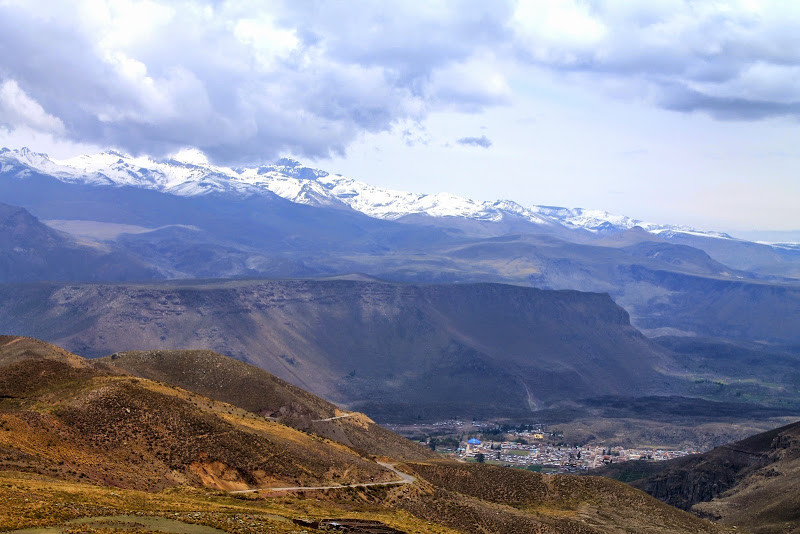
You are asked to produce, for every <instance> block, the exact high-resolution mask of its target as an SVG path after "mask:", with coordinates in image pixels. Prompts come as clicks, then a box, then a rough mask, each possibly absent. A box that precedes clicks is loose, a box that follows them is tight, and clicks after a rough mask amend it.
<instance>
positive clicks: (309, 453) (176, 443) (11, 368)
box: [0, 338, 392, 490]
mask: <svg viewBox="0 0 800 534" xmlns="http://www.w3.org/2000/svg"><path fill="white" fill-rule="evenodd" d="M19 339H20V338H15V339H14V338H12V339H9V338H3V345H2V346H0V398H1V399H2V400H0V418H2V425H3V427H4V429H5V430H6V431H5V432H2V433H0V452H1V453H2V463H3V466H4V468H6V469H9V468H13V469H22V470H32V471H34V472H39V473H46V474H50V473H57V474H58V476H59V477H61V478H67V479H71V480H88V481H93V482H96V483H102V484H108V485H114V486H119V487H127V488H138V489H146V490H155V489H159V488H163V487H167V486H172V485H178V484H190V485H197V486H207V487H214V488H221V489H244V488H248V487H253V486H255V487H264V486H269V485H273V484H276V483H288V484H305V485H314V484H320V483H334V482H339V481H345V482H346V481H362V480H364V479H369V478H370V477H373V478H374V479H375V480H382V479H386V480H391V479H392V473H391V472H389V471H387V470H385V469H384V468H382V467H381V466H379V465H378V464H375V463H374V462H371V461H369V460H368V459H365V458H362V457H361V456H359V455H358V454H356V453H354V452H353V451H352V450H351V449H349V448H347V447H345V446H343V445H340V444H338V443H334V442H331V441H328V440H324V439H321V438H317V437H314V436H311V435H308V434H305V433H302V432H298V431H296V430H294V429H292V428H289V427H286V426H284V425H281V424H279V423H275V422H270V421H266V420H264V419H263V418H259V417H255V416H253V415H251V414H249V413H248V412H244V411H242V410H237V409H235V408H233V407H232V406H231V405H228V404H224V403H220V402H215V401H212V400H209V399H207V398H204V397H200V396H198V395H194V394H191V393H188V392H186V391H185V390H181V389H178V388H176V387H174V386H170V385H166V384H159V383H156V382H152V381H149V380H143V379H139V378H133V377H131V376H130V375H125V374H120V373H118V372H114V371H113V370H111V369H109V368H108V367H107V366H105V365H102V364H101V365H99V366H96V365H90V364H89V362H86V361H81V360H79V359H78V358H79V357H77V356H75V355H66V354H64V353H63V351H58V350H57V349H54V348H49V347H47V346H45V345H43V344H41V343H35V342H33V343H32V342H30V341H29V340H25V339H22V340H21V341H18V340H19ZM17 343H21V344H26V345H27V346H28V348H27V349H26V351H25V357H24V358H20V357H19V354H18V348H17ZM9 349H10V352H11V354H10V355H9ZM42 349H43V350H42Z"/></svg>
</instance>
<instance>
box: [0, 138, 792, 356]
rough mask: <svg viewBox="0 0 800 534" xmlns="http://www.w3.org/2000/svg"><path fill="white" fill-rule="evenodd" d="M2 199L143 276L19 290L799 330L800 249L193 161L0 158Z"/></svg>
mask: <svg viewBox="0 0 800 534" xmlns="http://www.w3.org/2000/svg"><path fill="white" fill-rule="evenodd" d="M0 198H3V199H4V200H5V201H6V202H13V203H15V204H16V205H18V206H21V207H23V208H25V209H26V210H28V211H30V212H31V213H32V214H33V215H35V216H36V217H38V218H39V219H40V220H41V221H43V222H45V223H47V224H48V225H49V226H51V227H52V228H54V229H59V230H60V231H73V232H75V233H76V234H77V235H80V238H77V237H75V238H73V240H76V241H77V240H80V242H81V243H85V244H87V245H91V246H92V247H94V248H96V249H98V250H103V251H110V252H113V253H114V254H118V253H119V254H123V255H124V256H125V258H127V259H125V261H123V264H124V265H126V266H127V268H129V269H134V270H140V269H141V268H142V267H144V269H145V270H147V271H148V272H149V273H150V275H147V273H142V274H141V275H139V274H136V275H134V274H123V275H120V274H117V273H116V272H115V271H113V270H110V269H109V270H108V271H105V270H103V269H101V268H99V267H97V268H92V269H90V271H91V272H84V273H80V274H81V275H80V276H77V275H69V276H66V275H65V276H54V275H51V274H49V273H46V272H38V271H36V270H35V269H33V270H30V272H28V271H25V272H26V273H27V274H26V276H27V278H23V280H47V279H55V280H79V279H82V280H97V281H101V280H107V281H117V280H133V279H149V280H158V279H165V278H166V279H192V278H194V279H198V278H199V279H209V278H214V279H219V278H242V277H248V278H264V277H271V278H276V277H279V278H296V277H305V278H308V277H336V276H343V275H351V274H354V273H360V274H363V275H366V276H371V277H375V278H379V279H384V280H391V281H399V282H411V283H467V282H499V283H509V284H515V285H523V286H534V287H539V288H543V289H575V290H579V291H589V292H603V293H608V294H610V295H611V297H612V298H613V299H614V300H615V302H617V303H618V304H620V305H622V306H623V307H624V308H625V309H626V310H627V311H628V312H629V313H630V315H631V320H632V323H633V324H634V325H636V326H637V327H640V328H642V329H643V330H644V331H645V332H646V333H647V334H648V335H661V334H669V335H672V334H680V335H692V336H715V337H722V338H735V339H744V340H759V341H767V342H779V343H800V334H798V332H800V329H798V326H800V315H798V314H796V313H792V310H793V309H794V307H795V305H796V303H797V301H798V299H800V292H798V286H799V285H800V282H798V279H797V278H792V277H793V276H800V249H797V248H792V247H773V246H768V245H764V244H758V243H751V242H748V241H742V240H737V239H732V238H729V237H726V236H722V235H716V234H708V233H698V232H694V231H690V230H687V229H681V228H678V227H657V226H654V225H644V227H643V226H632V225H635V224H638V222H637V221H633V220H631V219H628V218H625V217H614V216H610V215H608V214H603V213H595V212H589V211H585V210H569V209H564V208H547V207H541V206H539V207H536V206H534V207H530V208H522V207H520V206H518V205H516V204H514V203H513V202H497V203H491V204H486V203H475V202H472V201H469V200H466V199H459V198H458V197H454V196H452V195H438V196H437V195H433V196H431V195H428V196H426V195H414V194H410V193H397V192H392V191H384V190H380V189H377V188H374V187H371V186H368V185H366V184H364V183H362V182H356V181H354V180H351V179H349V178H344V177H341V176H334V175H329V174H327V173H325V172H324V171H319V170H315V169H310V168H308V167H304V166H302V165H300V164H299V163H297V162H295V161H293V160H280V161H279V162H277V163H276V164H275V165H267V166H261V167H254V168H248V169H229V168H223V167H216V166H213V165H209V164H208V163H207V162H206V161H205V160H204V159H203V158H202V155H200V154H197V153H183V154H181V155H179V156H177V157H176V159H172V160H166V161H154V160H151V159H149V158H143V157H142V158H132V157H129V156H125V155H122V154H117V153H106V154H102V155H96V156H83V157H80V158H75V159H73V160H69V161H62V162H55V161H53V160H50V159H49V158H48V157H47V156H45V155H42V154H35V153H32V152H30V151H27V150H18V151H11V150H7V149H6V150H3V151H2V152H0ZM642 224H644V223H642ZM645 227H646V228H645ZM49 263H50V264H53V265H58V262H54V261H50V262H49ZM65 265H69V262H66V263H65ZM23 270H24V269H23ZM137 272H138V271H137ZM7 280H11V279H10V278H7Z"/></svg>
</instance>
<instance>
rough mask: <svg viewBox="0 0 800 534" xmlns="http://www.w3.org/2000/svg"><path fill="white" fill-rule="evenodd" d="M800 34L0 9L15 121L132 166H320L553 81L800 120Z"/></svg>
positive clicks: (743, 14)
mask: <svg viewBox="0 0 800 534" xmlns="http://www.w3.org/2000/svg"><path fill="white" fill-rule="evenodd" d="M798 26H800V4H795V3H790V2H755V1H745V0H742V1H740V2H735V1H732V2H694V1H690V0H652V1H648V2H627V1H624V0H548V1H545V0H520V1H517V2H511V1H510V0H509V1H498V2H488V3H487V2H482V1H478V0H453V1H449V2H444V1H434V2H428V3H425V4H420V3H417V2H404V1H399V0H387V1H386V2H381V3H374V2H371V1H367V0H363V1H361V0H353V1H352V2H333V1H331V2H324V1H323V2H314V3H306V2H290V1H288V0H285V1H282V0H270V1H266V0H265V1H257V0H248V1H244V0H243V1H240V2H225V1H223V2H220V1H218V0H196V1H190V0H173V1H169V2H167V1H156V0H115V1H111V0H75V1H73V2H53V3H51V4H50V5H48V9H41V7H40V6H37V5H36V3H35V2H23V1H21V0H20V1H17V0H15V1H11V0H5V1H4V0H0V79H6V80H13V81H14V82H15V83H16V84H17V85H15V86H13V87H12V86H9V87H8V88H7V89H6V91H7V92H8V93H9V94H7V95H6V96H4V98H5V99H6V100H14V101H15V104H14V105H13V109H14V110H15V111H13V114H12V112H11V111H9V109H10V108H9V105H7V104H4V108H3V109H4V111H3V121H4V122H5V123H6V124H11V123H12V122H17V123H20V124H23V123H24V124H28V125H35V126H31V127H36V128H44V129H47V128H49V129H51V130H53V131H62V132H65V134H68V135H69V136H70V137H71V139H72V140H74V141H76V142H83V143H94V144H100V145H110V146H117V147H119V148H122V149H124V150H126V151H128V152H132V153H137V152H148V153H152V154H154V155H159V154H161V155H163V154H166V153H170V152H174V151H175V150H178V149H180V148H181V147H184V146H197V147H199V148H201V149H203V150H204V151H205V152H206V153H208V154H209V155H210V156H211V157H212V158H214V159H216V160H224V161H225V162H226V163H244V162H246V161H250V160H263V159H266V158H270V157H272V156H274V155H277V154H279V153H281V152H293V153H295V154H297V155H300V156H307V157H325V156H326V155H329V154H332V153H343V152H344V151H346V149H347V147H348V146H349V145H350V144H351V143H352V142H353V141H354V140H356V139H359V138H360V137H361V136H363V135H364V134H365V133H375V132H391V131H397V129H396V127H397V125H399V124H403V123H404V122H406V121H411V122H419V121H423V120H425V117H426V116H429V115H430V114H431V113H435V112H441V111H445V112H470V113H474V112H480V111H482V110H485V109H487V108H488V107H492V106H497V105H503V104H508V103H511V102H513V101H514V100H515V99H514V97H515V94H514V92H515V91H526V90H530V87H531V85H533V84H535V83H536V81H535V79H536V76H538V75H539V74H540V73H541V72H543V71H544V72H548V71H549V72H550V73H553V74H555V75H556V76H557V77H560V78H561V79H563V80H565V81H568V82H569V83H573V84H582V85H583V86H584V87H586V88H589V89H590V90H593V91H598V92H608V93H611V94H614V95H617V96H619V97H622V98H625V99H630V98H634V99H637V100H645V101H648V102H650V103H651V104H652V105H656V106H661V107H665V108H669V109H674V110H680V111H696V110H699V111H706V112H708V113H710V114H712V115H714V116H718V117H724V118H744V119H757V118H763V117H766V116H771V115H793V116H800V104H798V100H800V95H798V91H799V90H798V87H800V83H797V82H798V79H797V75H798V74H797V71H798V68H800V33H798V32H797V31H796V30H797V27H798ZM532 67H533V68H532ZM534 71H535V73H536V74H526V73H527V72H534ZM526 76H527V78H526ZM14 88H16V89H19V88H24V89H25V92H21V89H20V90H19V91H17V90H16V89H14ZM23 97H24V98H23ZM26 99H27V100H26ZM23 109H24V110H27V111H24V112H22V111H20V110H23ZM45 110H46V111H45ZM12 115H13V117H12ZM65 125H68V132H67V131H66V130H67V128H65Z"/></svg>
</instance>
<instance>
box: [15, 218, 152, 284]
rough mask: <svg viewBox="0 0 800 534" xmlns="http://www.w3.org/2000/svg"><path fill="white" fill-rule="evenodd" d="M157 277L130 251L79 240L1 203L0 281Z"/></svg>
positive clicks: (120, 279) (109, 279) (117, 279)
mask: <svg viewBox="0 0 800 534" xmlns="http://www.w3.org/2000/svg"><path fill="white" fill-rule="evenodd" d="M158 278H160V276H159V274H158V272H157V270H156V269H153V268H151V267H150V266H148V265H147V264H145V263H144V262H142V261H140V260H139V259H138V258H137V257H135V256H133V255H131V254H128V253H125V252H120V251H118V250H115V249H114V248H113V247H111V246H109V245H99V244H93V245H91V246H90V245H88V244H82V243H79V242H78V241H77V240H75V239H73V238H72V237H71V236H69V235H67V234H65V233H62V232H57V231H55V230H53V229H52V228H50V227H48V226H46V225H45V224H43V223H42V222H41V221H39V220H38V219H37V218H36V217H34V216H33V215H31V214H30V213H29V212H28V211H26V210H24V209H22V208H19V207H15V206H9V205H7V204H3V203H0V283H9V282H29V281H34V280H82V281H88V280H108V281H111V280H115V281H124V280H142V279H149V280H152V279H158Z"/></svg>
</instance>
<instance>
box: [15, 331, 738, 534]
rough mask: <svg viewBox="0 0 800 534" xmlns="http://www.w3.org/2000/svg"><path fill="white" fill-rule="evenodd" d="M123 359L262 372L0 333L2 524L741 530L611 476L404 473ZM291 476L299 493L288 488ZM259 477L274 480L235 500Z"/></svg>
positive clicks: (235, 374) (451, 469) (106, 528)
mask: <svg viewBox="0 0 800 534" xmlns="http://www.w3.org/2000/svg"><path fill="white" fill-rule="evenodd" d="M198 358H199V359H198ZM152 360H155V361H152ZM166 360H170V361H169V362H167V363H165V362H166ZM198 362H201V363H214V362H215V363H214V364H213V365H211V367H210V368H209V369H208V373H207V374H217V375H221V376H217V377H214V378H211V379H205V378H202V377H203V376H204V375H203V373H202V372H199V371H198V370H196V369H193V368H191V367H189V368H187V367H182V366H184V365H191V364H193V363H198ZM115 363H120V364H127V365H133V366H137V367H142V368H147V369H149V370H150V371H151V372H155V370H156V369H159V368H160V369H161V370H162V371H164V372H166V373H167V374H169V375H171V376H176V377H178V376H181V375H182V373H181V372H180V370H179V369H181V368H182V369H183V371H184V372H186V374H187V375H188V376H189V377H190V378H187V379H186V380H188V382H189V383H191V384H194V385H195V386H196V387H198V388H201V387H209V388H211V389H214V388H217V386H221V387H219V388H218V389H220V391H222V392H228V394H233V389H232V388H231V387H229V386H226V384H228V383H229V382H230V383H232V382H236V381H238V380H241V379H245V382H244V383H243V384H242V385H243V386H247V387H252V386H253V385H254V382H252V381H251V382H248V381H247V379H248V378H250V379H251V380H252V379H255V382H259V379H261V380H262V381H263V379H264V377H263V375H258V374H256V375H252V374H247V373H244V374H243V371H242V370H243V367H241V365H239V364H235V363H232V362H226V361H225V360H223V359H221V358H220V357H215V356H210V355H208V354H199V353H197V352H189V353H185V352H181V353H172V354H167V353H136V354H129V355H124V354H118V355H117V357H116V358H108V359H106V360H105V361H93V362H89V361H86V360H83V359H81V358H80V357H79V356H76V355H74V354H70V353H67V352H66V351H63V350H61V349H58V348H56V347H53V346H49V345H47V344H45V343H42V342H40V341H37V340H34V339H29V338H20V337H12V336H3V337H1V338H0V482H2V483H0V529H3V530H8V529H16V528H25V527H52V528H56V529H58V530H64V531H70V532H75V531H81V532H94V531H98V532H99V531H102V532H131V531H133V530H135V531H137V532H139V531H143V532H144V531H170V532H187V533H188V532H192V533H195V532H196V533H198V534H199V533H201V532H203V533H205V532H234V533H242V534H244V533H249V532H298V531H308V530H310V529H312V528H313V529H317V527H321V526H322V525H323V524H325V523H326V522H327V523H328V524H330V525H331V526H333V524H334V523H337V522H338V523H346V522H347V523H351V524H353V523H360V524H361V525H362V526H361V527H360V528H361V529H362V530H358V528H356V529H355V530H354V531H355V532H359V531H363V532H375V531H379V532H432V533H440V534H452V533H455V532H463V533H467V532H469V533H471V532H475V531H476V528H477V529H479V531H483V532H508V533H515V532H542V533H555V532H558V533H561V532H576V533H577V532H580V533H600V532H646V533H663V532H703V533H717V532H729V529H726V528H724V527H719V526H717V525H714V524H712V523H710V522H708V521H704V520H701V519H698V518H696V517H693V516H691V515H690V514H687V513H685V512H682V511H680V510H677V509H674V508H671V507H668V506H666V505H664V504H662V503H659V502H658V501H656V500H655V499H653V498H651V497H649V496H647V495H646V494H644V493H642V492H639V491H636V490H633V489H632V488H629V487H626V486H624V485H622V484H619V483H616V482H615V481H610V480H605V479H600V478H582V477H563V476H553V477H543V476H542V475H539V474H534V473H527V472H523V471H516V470H510V469H498V468H491V467H488V466H477V465H473V466H466V465H463V464H452V463H440V462H438V461H436V460H434V461H433V462H426V463H419V462H415V463H409V464H404V465H402V466H401V467H402V469H403V470H405V471H411V473H413V474H412V475H403V480H401V481H398V479H397V476H396V472H395V471H391V470H388V469H384V468H383V467H382V466H381V465H380V464H378V463H376V462H373V461H372V460H371V459H370V458H367V457H363V456H361V455H359V454H357V453H356V452H354V451H353V450H352V449H350V448H347V447H344V446H343V445H341V444H338V443H334V442H331V441H329V440H325V439H322V438H318V437H316V436H313V435H309V434H307V433H303V432H299V431H297V430H294V429H292V428H289V427H286V426H284V425H282V424H280V423H277V422H272V421H268V420H265V419H264V418H262V417H259V416H257V415H256V414H254V413H252V412H247V411H244V410H240V409H238V408H236V407H234V406H232V405H230V404H226V403H222V402H218V401H214V400H212V399H210V398H208V397H203V396H200V395H196V394H194V393H191V392H188V391H186V390H184V389H181V388H177V387H174V386H171V385H169V384H166V383H161V382H154V381H151V380H148V379H144V378H139V377H132V376H130V375H127V374H123V373H121V371H120V370H119V368H117V367H116V366H115V365H114V364H115ZM226 363H227V365H226ZM216 364H219V365H216ZM229 372H230V373H231V375H230V376H227V374H228V373H229ZM198 377H201V378H199V379H198ZM262 384H263V382H262ZM270 384H271V385H273V386H278V387H279V386H281V383H280V382H277V381H271V382H270ZM287 391H289V393H290V396H291V395H294V398H295V399H299V400H300V401H303V399H302V398H301V397H303V396H304V395H303V394H302V393H301V392H299V391H297V390H294V389H293V388H291V387H285V388H284V390H283V392H284V393H286V392H287ZM264 399H269V396H266V397H262V400H264ZM305 400H306V401H308V400H309V398H306V399H305ZM313 404H315V405H316V406H317V407H318V408H323V409H327V407H326V406H325V404H324V401H319V400H316V401H314V403H313ZM365 481H374V482H376V483H379V484H380V483H382V482H390V483H391V484H390V485H374V484H372V483H365ZM349 484H352V485H349ZM370 484H372V485H370ZM282 485H284V486H285V485H291V486H297V487H300V488H302V490H289V491H278V490H277V489H276V486H278V487H280V486H282ZM253 486H256V487H258V488H262V487H269V488H272V489H271V490H264V491H262V492H260V493H257V494H252V493H246V494H236V490H239V489H243V488H248V487H253ZM318 486H323V487H318ZM489 487H491V488H493V491H489V490H487V488H489ZM142 490H144V491H142ZM232 490H233V492H232ZM145 491H146V493H145ZM354 516H355V517H354ZM337 517H341V518H346V519H335V518H337ZM325 518H327V519H325ZM198 525H201V526H205V527H200V526H198ZM206 527H215V528H206ZM392 528H394V530H392ZM217 529H219V530H217ZM223 529H224V530H223ZM381 529H382V530H381ZM322 530H324V528H323V529H322Z"/></svg>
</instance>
